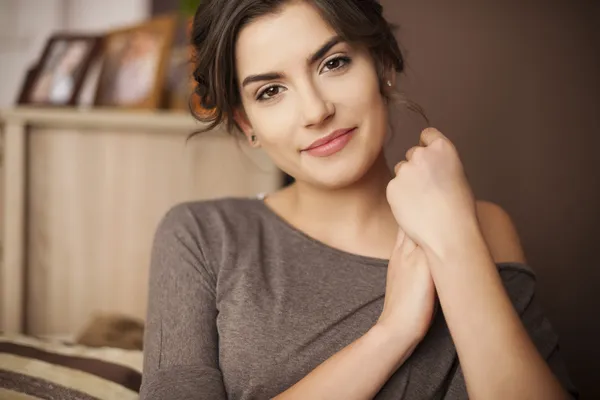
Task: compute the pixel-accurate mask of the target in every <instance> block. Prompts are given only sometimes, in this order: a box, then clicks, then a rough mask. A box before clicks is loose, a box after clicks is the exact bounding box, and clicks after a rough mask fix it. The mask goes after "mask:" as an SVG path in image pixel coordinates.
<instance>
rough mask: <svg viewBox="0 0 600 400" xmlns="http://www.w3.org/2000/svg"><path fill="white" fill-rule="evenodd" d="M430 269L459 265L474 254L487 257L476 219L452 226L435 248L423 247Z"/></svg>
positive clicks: (486, 250) (487, 253)
mask: <svg viewBox="0 0 600 400" xmlns="http://www.w3.org/2000/svg"><path fill="white" fill-rule="evenodd" d="M424 250H425V255H426V257H427V260H428V262H429V265H430V267H432V268H434V267H435V266H437V265H449V264H454V263H460V262H461V261H463V260H465V259H467V258H473V255H474V254H479V255H483V256H488V257H489V250H488V248H487V244H486V242H485V239H484V237H483V234H482V232H481V229H480V227H479V223H478V221H477V220H476V219H473V220H467V221H463V222H462V223H461V224H457V225H455V226H454V229H453V231H452V233H451V234H448V235H445V237H444V238H443V240H440V241H439V242H438V243H437V244H436V245H435V246H425V247H424Z"/></svg>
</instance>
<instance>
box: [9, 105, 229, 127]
mask: <svg viewBox="0 0 600 400" xmlns="http://www.w3.org/2000/svg"><path fill="white" fill-rule="evenodd" d="M0 120H1V121H3V122H4V123H12V124H15V123H16V124H19V125H26V126H29V127H44V128H65V129H84V130H85V129H94V130H105V129H118V130H143V131H152V132H162V133H169V132H172V133H192V132H194V131H197V130H200V129H203V128H204V127H205V126H206V125H205V124H203V123H201V122H199V121H197V120H195V119H194V118H193V117H192V115H191V114H190V113H188V112H183V111H179V112H174V111H149V110H120V109H102V108H93V109H92V108H90V109H77V108H46V107H44V108H42V107H16V108H10V109H5V110H1V111H0ZM217 131H221V133H222V130H221V129H218V130H217ZM215 133H216V132H215Z"/></svg>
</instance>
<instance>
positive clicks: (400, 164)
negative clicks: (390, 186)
mask: <svg viewBox="0 0 600 400" xmlns="http://www.w3.org/2000/svg"><path fill="white" fill-rule="evenodd" d="M407 162H408V161H406V160H402V161H400V162H399V163H398V164H396V166H395V167H394V173H395V174H396V175H397V174H398V171H400V168H401V167H402V166H403V165H404V164H406V163H407Z"/></svg>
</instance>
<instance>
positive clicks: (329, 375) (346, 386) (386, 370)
mask: <svg viewBox="0 0 600 400" xmlns="http://www.w3.org/2000/svg"><path fill="white" fill-rule="evenodd" d="M415 347H416V343H412V341H410V340H407V338H404V337H398V336H397V335H393V334H390V332H389V331H388V330H387V329H384V328H383V327H382V326H379V325H375V326H374V327H373V328H371V329H370V330H369V331H368V332H367V333H366V334H365V335H364V336H362V337H361V338H359V339H357V340H356V341H354V342H353V343H351V344H350V345H348V346H347V347H345V348H344V349H342V350H341V351H340V352H338V353H336V354H335V355H333V356H332V357H331V358H329V359H328V360H326V361H325V362H324V363H323V364H321V365H320V366H318V367H317V368H316V369H315V370H313V371H312V372H311V373H310V374H308V375H307V376H306V377H305V378H304V379H302V380H301V381H300V382H298V383H296V384H295V385H294V386H292V387H291V388H290V389H288V390H286V391H285V392H284V393H282V394H280V395H279V396H277V397H275V399H277V400H290V399H314V400H319V399H347V400H363V399H372V398H373V397H375V395H376V394H377V392H379V390H380V389H381V387H382V386H383V385H384V384H385V382H386V381H387V380H388V379H389V378H390V376H392V374H393V373H394V372H395V371H396V370H397V369H398V368H399V367H400V366H401V365H402V364H403V363H404V361H405V360H406V359H407V358H408V357H409V356H410V354H411V353H412V351H413V350H414V348H415Z"/></svg>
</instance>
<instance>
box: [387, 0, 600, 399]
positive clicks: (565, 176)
mask: <svg viewBox="0 0 600 400" xmlns="http://www.w3.org/2000/svg"><path fill="white" fill-rule="evenodd" d="M382 3H383V4H384V6H385V9H386V14H387V16H388V18H389V19H390V20H391V21H393V22H395V23H396V24H398V25H399V26H400V29H399V31H398V34H397V37H398V39H399V40H400V41H401V45H402V47H403V48H404V49H405V50H406V56H407V63H408V70H407V74H406V76H404V77H403V78H402V79H403V80H402V81H401V82H400V83H401V85H403V86H404V88H405V91H406V93H407V94H408V96H409V97H410V98H411V99H413V100H416V101H417V102H418V103H420V104H421V105H422V106H423V107H424V108H425V110H426V112H427V114H428V116H429V118H430V119H431V120H432V125H434V126H436V127H437V128H439V129H440V130H442V131H443V132H444V133H446V134H447V135H448V136H449V137H450V138H451V139H452V140H453V141H454V142H455V143H456V145H457V146H458V148H459V151H460V153H461V156H462V158H463V162H464V164H465V166H466V169H467V173H468V175H469V177H470V180H471V183H472V185H473V187H474V190H475V192H476V194H477V196H478V197H479V198H483V199H488V200H492V201H494V202H497V203H499V204H501V205H502V206H503V207H504V208H505V209H507V210H508V211H509V213H510V214H511V215H512V217H513V219H514V220H515V222H516V224H517V227H518V229H519V231H520V234H521V237H522V240H523V244H524V247H525V251H526V253H527V256H528V259H529V262H530V264H531V265H532V266H533V268H534V269H535V270H536V271H537V272H538V275H539V276H538V282H539V295H540V298H541V300H542V303H543V304H544V306H545V308H546V311H547V314H548V315H549V316H550V318H551V321H552V322H553V324H554V326H555V328H556V330H557V331H558V332H559V334H560V336H561V340H562V351H563V353H564V357H565V359H566V362H567V364H568V367H569V369H570V371H571V374H572V376H573V379H574V380H575V382H576V384H577V385H578V386H579V388H580V389H581V391H582V394H583V398H589V399H592V398H596V399H600V388H599V387H598V385H597V384H596V381H595V379H597V378H599V377H600V374H599V373H598V371H600V362H599V359H600V347H598V345H597V340H598V338H600V324H599V323H598V322H597V319H598V318H599V317H600V313H599V309H600V296H599V295H598V293H599V292H600V289H598V285H599V284H600V279H599V278H600V266H599V262H598V251H597V249H598V248H600V228H599V223H600V219H599V213H598V208H599V206H600V166H599V164H600V156H599V153H600V140H599V138H600V40H599V39H600V38H599V35H598V32H599V31H600V18H598V16H599V11H600V2H593V1H590V2H584V1H568V0H558V1H552V2H537V3H538V4H534V2H532V1H523V2H516V1H508V2H498V1H495V0H485V1H484V0H480V1H457V0H455V1H453V2H448V1H445V0H426V1H425V0H424V1H411V2H408V1H403V2H399V1H397V0H383V1H382ZM406 117H407V115H406V114H405V113H400V114H399V115H398V116H397V118H396V120H397V126H398V132H397V137H396V138H395V139H394V141H393V143H392V146H391V148H390V151H389V157H390V162H394V161H397V160H399V159H400V158H401V157H402V156H403V154H404V151H405V150H406V149H407V148H408V147H410V146H412V145H413V144H414V142H415V140H416V139H417V136H418V133H419V130H420V128H422V127H423V125H422V124H420V123H418V120H417V119H414V118H412V119H410V121H409V122H405V121H406Z"/></svg>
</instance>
